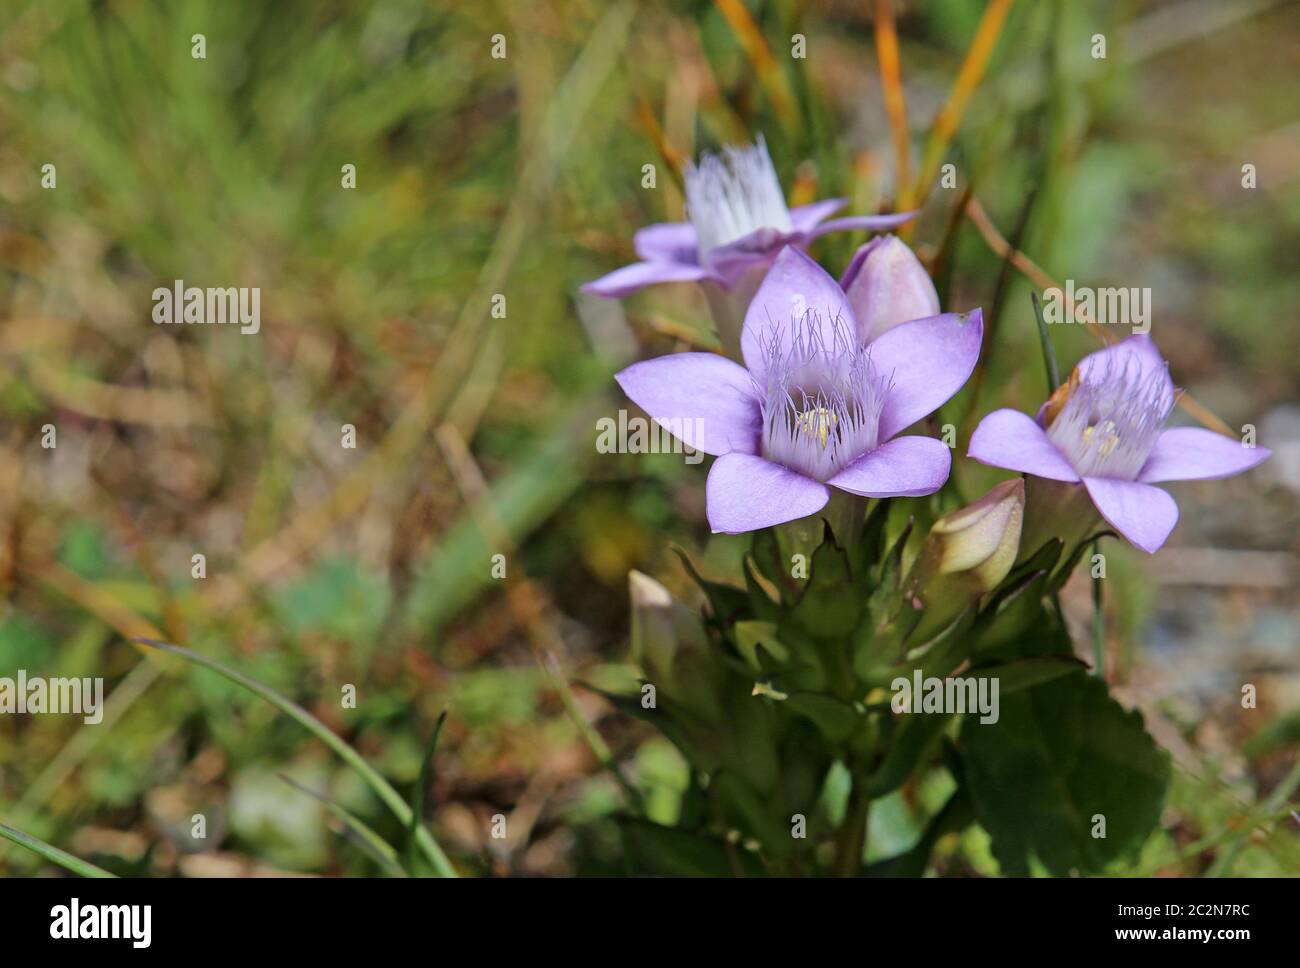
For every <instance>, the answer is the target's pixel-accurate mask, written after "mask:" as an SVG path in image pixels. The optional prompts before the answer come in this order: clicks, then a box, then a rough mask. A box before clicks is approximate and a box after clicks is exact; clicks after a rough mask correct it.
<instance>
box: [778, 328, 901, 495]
mask: <svg viewBox="0 0 1300 968" xmlns="http://www.w3.org/2000/svg"><path fill="white" fill-rule="evenodd" d="M831 332H832V333H833V337H832V343H831V345H827V343H826V337H825V336H824V335H823V332H822V327H821V326H820V324H819V321H818V318H817V316H816V314H815V313H812V312H808V313H805V314H804V316H803V318H802V319H800V320H796V322H795V326H794V338H793V341H792V344H793V345H792V346H791V347H790V348H789V349H788V350H783V349H782V346H781V341H780V337H779V335H778V334H776V333H772V334H771V335H769V337H768V339H767V341H766V343H765V345H764V360H765V363H766V368H767V387H766V393H765V395H764V399H763V405H762V416H763V440H762V453H763V456H764V457H765V458H767V459H768V460H770V461H774V462H775V463H778V464H781V465H783V466H785V467H788V468H790V469H791V470H793V471H797V472H798V473H800V474H803V475H804V476H805V477H811V478H813V479H814V480H818V481H827V480H829V479H830V478H832V477H834V476H835V475H836V474H837V473H839V472H840V471H841V470H843V469H844V468H845V467H846V466H848V465H849V464H851V463H852V462H853V461H855V460H857V458H859V457H861V456H862V455H863V454H865V453H867V452H868V451H870V450H873V449H874V448H875V447H876V444H877V438H878V435H879V427H880V412H881V410H882V408H883V407H884V402H885V394H886V392H887V390H888V387H887V386H886V385H885V384H884V381H882V380H881V379H879V378H878V377H877V375H876V373H875V371H874V370H873V369H872V366H871V360H870V358H869V357H868V356H867V354H866V352H865V351H864V350H862V349H861V348H859V347H858V345H857V342H856V340H855V339H854V338H853V335H852V333H851V332H850V330H849V328H848V326H847V325H846V324H844V322H843V321H842V320H839V319H837V320H835V322H834V323H833V324H832V326H831Z"/></svg>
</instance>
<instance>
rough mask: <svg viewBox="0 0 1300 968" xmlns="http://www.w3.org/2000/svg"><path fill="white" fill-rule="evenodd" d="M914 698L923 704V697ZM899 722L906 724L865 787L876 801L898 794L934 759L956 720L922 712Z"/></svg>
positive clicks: (896, 733)
mask: <svg viewBox="0 0 1300 968" xmlns="http://www.w3.org/2000/svg"><path fill="white" fill-rule="evenodd" d="M913 698H914V701H917V702H919V701H920V700H919V697H913ZM899 718H900V719H901V720H902V721H901V722H899V723H897V725H896V728H895V729H894V732H893V734H892V736H890V738H889V749H888V751H887V752H886V753H885V758H884V760H883V761H882V762H881V764H880V766H879V767H877V768H876V771H875V772H874V773H872V774H871V775H870V776H868V777H867V778H866V780H865V783H864V789H865V791H866V795H867V796H868V797H870V798H871V799H873V800H874V799H876V798H877V797H883V796H884V795H885V794H887V793H889V792H891V791H893V790H897V789H898V788H899V787H900V786H902V785H903V784H904V783H905V782H906V781H907V778H908V777H910V776H912V775H913V774H914V773H916V771H917V770H918V768H919V767H920V766H921V764H922V763H924V762H926V761H928V760H929V759H930V758H931V756H932V755H933V754H934V752H935V750H937V749H938V747H939V741H940V740H941V739H942V738H943V731H944V729H946V728H947V726H948V723H949V722H951V720H952V716H951V715H949V714H947V713H921V712H917V713H902V714H900V716H899Z"/></svg>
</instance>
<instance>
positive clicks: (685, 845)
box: [619, 818, 763, 877]
mask: <svg viewBox="0 0 1300 968" xmlns="http://www.w3.org/2000/svg"><path fill="white" fill-rule="evenodd" d="M619 831H620V832H621V833H622V835H623V849H624V851H625V852H626V853H627V858H628V861H629V863H630V864H631V866H632V869H633V872H634V873H637V874H659V875H663V876H669V877H733V876H737V875H741V876H746V877H758V876H762V874H763V865H762V864H761V863H760V862H759V860H758V858H757V857H755V856H754V855H753V854H752V853H750V852H749V851H747V850H742V849H741V848H740V847H739V846H732V847H730V848H729V847H728V845H727V844H726V843H725V842H724V841H723V840H721V839H720V838H718V837H711V836H709V835H707V834H702V833H696V832H694V831H690V830H680V829H678V828H676V827H664V826H662V825H660V824H657V823H651V822H650V821H648V820H637V819H633V818H627V819H624V820H622V821H621V822H620V823H619Z"/></svg>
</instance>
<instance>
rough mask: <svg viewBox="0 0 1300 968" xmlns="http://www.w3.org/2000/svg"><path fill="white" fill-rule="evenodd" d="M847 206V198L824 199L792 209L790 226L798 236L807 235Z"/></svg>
mask: <svg viewBox="0 0 1300 968" xmlns="http://www.w3.org/2000/svg"><path fill="white" fill-rule="evenodd" d="M847 204H849V200H848V199H847V198H823V199H822V200H821V201H817V202H813V203H812V204H810V205H800V206H798V207H797V208H792V209H790V224H791V225H792V226H793V227H794V231H795V232H796V233H797V234H799V235H807V234H808V233H809V232H811V231H813V229H815V228H817V226H819V225H821V224H822V222H824V221H826V220H827V219H828V218H830V217H831V216H832V215H834V214H835V213H836V212H838V211H839V210H840V209H842V208H843V207H844V206H845V205H847Z"/></svg>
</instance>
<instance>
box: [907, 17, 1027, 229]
mask: <svg viewBox="0 0 1300 968" xmlns="http://www.w3.org/2000/svg"><path fill="white" fill-rule="evenodd" d="M1011 3H1012V0H989V5H988V6H987V7H985V8H984V16H983V17H982V18H981V19H980V23H979V27H978V28H977V29H976V30H975V38H974V39H973V40H972V41H971V45H970V48H969V49H968V50H967V51H966V58H965V60H963V61H962V65H961V69H960V70H959V71H958V72H957V79H956V80H955V81H953V85H952V90H951V91H950V92H948V99H947V100H946V101H945V102H944V105H943V107H942V108H940V109H939V113H938V114H937V115H935V119H934V124H933V125H932V126H931V128H930V135H929V137H928V138H927V139H926V143H925V154H924V155H923V156H922V158H921V169H920V171H919V173H918V174H917V177H916V181H915V182H913V183H912V185H911V186H910V187H909V190H908V193H907V195H906V196H905V197H904V198H903V200H902V201H900V202H899V209H900V210H901V211H910V210H911V209H913V208H916V207H917V205H918V204H919V203H920V202H923V201H924V200H925V196H926V195H928V194H929V186H930V182H931V181H933V180H934V176H935V173H936V172H937V171H938V170H939V161H940V160H941V159H942V158H943V156H944V153H945V152H946V151H947V150H948V145H949V143H950V142H951V141H952V137H953V135H954V134H956V133H957V128H958V127H959V126H960V125H961V120H962V118H963V117H964V116H965V114H966V106H967V105H968V104H969V103H970V99H971V96H972V95H973V94H974V93H975V89H976V88H977V87H978V86H979V83H980V81H981V80H982V79H983V77H984V70H985V68H986V67H988V63H989V58H990V57H992V56H993V50H994V48H996V47H997V44H998V38H999V37H1000V36H1001V35H1002V26H1003V24H1004V23H1005V22H1006V19H1007V13H1008V12H1009V11H1010V10H1011ZM904 231H906V228H904Z"/></svg>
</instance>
